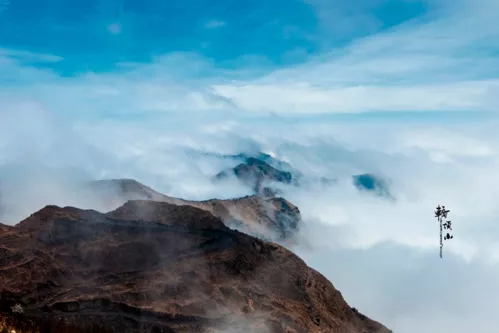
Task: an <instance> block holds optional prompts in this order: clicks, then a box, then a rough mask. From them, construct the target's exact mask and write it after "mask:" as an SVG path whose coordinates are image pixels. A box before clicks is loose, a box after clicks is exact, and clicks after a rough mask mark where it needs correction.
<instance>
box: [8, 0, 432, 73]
mask: <svg viewBox="0 0 499 333" xmlns="http://www.w3.org/2000/svg"><path fill="white" fill-rule="evenodd" d="M428 6H429V5H428V4H427V3H426V1H414V0H374V1H362V0H354V1H348V2H346V1H324V0H310V1H303V0H273V1H266V0H251V1H248V0H246V1H227V0H222V1H213V0H196V1H160V0H143V1H137V0H90V1H76V2H74V1H67V0H41V1H33V0H15V1H14V0H13V1H9V2H8V3H7V2H6V4H5V5H4V10H3V13H2V14H1V15H2V16H1V19H0V43H1V44H2V45H3V46H4V47H6V48H12V49H22V50H30V51H31V52H36V53H51V54H57V55H59V56H61V57H64V59H65V61H64V64H60V65H61V66H60V67H59V68H58V69H60V70H62V71H64V72H65V73H71V72H72V71H84V70H94V71H102V70H108V69H110V68H111V67H112V66H113V65H115V64H116V63H117V62H122V61H141V62H147V61H150V60H151V56H153V55H162V54H165V53H169V52H195V53H197V54H200V55H202V56H205V57H208V58H210V59H213V61H215V63H216V65H220V66H229V67H230V66H240V65H241V58H243V59H244V58H249V57H250V56H251V57H255V58H256V59H257V60H258V62H259V65H268V66H279V65H286V64H293V63H297V62H303V61H305V60H306V59H307V58H308V57H309V56H312V55H316V54H320V53H321V52H324V51H327V50H330V49H334V48H335V47H338V46H341V45H344V44H345V43H348V42H350V41H352V40H353V39H355V38H358V37H362V36H366V35H369V34H373V33H376V32H379V31H383V30H385V29H389V28H390V27H393V26H395V25H397V24H400V23H401V22H404V21H406V20H409V19H412V18H415V17H418V16H421V15H425V14H426V13H427V10H428ZM243 63H244V61H243Z"/></svg>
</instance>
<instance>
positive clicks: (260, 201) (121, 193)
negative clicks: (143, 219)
mask: <svg viewBox="0 0 499 333" xmlns="http://www.w3.org/2000/svg"><path fill="white" fill-rule="evenodd" d="M90 189H91V193H90V195H94V196H97V197H99V198H100V201H102V202H104V203H105V204H106V207H110V209H114V208H115V207H118V206H120V205H122V204H124V203H125V202H127V201H128V200H153V201H162V202H168V203H171V204H176V205H189V206H194V207H198V208H201V209H204V210H207V211H209V212H211V213H212V214H213V215H215V216H217V217H219V218H220V219H222V221H223V222H224V223H225V224H226V225H227V226H229V227H231V228H236V229H238V230H240V231H243V232H245V233H249V234H251V235H253V236H257V237H260V238H262V239H265V240H274V241H275V240H281V239H285V238H289V237H290V236H292V235H293V234H294V233H295V232H296V231H297V230H298V228H299V222H300V220H301V215H300V211H299V210H298V208H297V207H296V206H294V205H293V204H291V203H290V202H288V201H287V200H285V199H283V198H276V197H273V198H267V199H266V198H262V197H259V196H248V197H243V198H237V199H230V200H221V199H212V200H206V201H189V200H182V199H177V198H173V197H169V196H166V195H164V194H161V193H159V192H156V191H154V190H153V189H151V188H149V187H147V186H145V185H143V184H141V183H139V182H137V181H135V180H132V179H111V180H101V181H97V182H92V183H90ZM111 207H112V208H111Z"/></svg>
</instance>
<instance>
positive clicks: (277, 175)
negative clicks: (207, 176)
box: [215, 157, 293, 197]
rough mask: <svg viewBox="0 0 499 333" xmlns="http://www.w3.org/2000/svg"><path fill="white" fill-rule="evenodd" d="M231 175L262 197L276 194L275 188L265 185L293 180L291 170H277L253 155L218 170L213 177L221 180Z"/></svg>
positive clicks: (287, 182)
mask: <svg viewBox="0 0 499 333" xmlns="http://www.w3.org/2000/svg"><path fill="white" fill-rule="evenodd" d="M231 176H235V177H237V178H238V179H239V180H240V181H242V182H243V183H244V184H246V185H248V186H249V187H251V188H252V189H253V192H254V193H255V194H258V195H261V196H263V197H268V196H275V195H276V194H277V193H276V192H275V190H273V189H271V188H270V187H268V186H266V185H268V184H271V183H273V182H276V183H284V184H291V183H292V181H293V175H292V174H291V172H288V171H281V170H278V169H276V168H274V167H273V166H271V165H270V164H268V163H266V162H264V161H262V160H260V159H258V158H253V157H250V158H247V159H246V160H245V162H244V163H241V164H239V165H237V166H236V167H235V168H233V169H231V170H228V171H222V172H220V173H219V174H217V175H216V176H215V179H216V180H218V181H221V180H224V179H227V178H229V177H231Z"/></svg>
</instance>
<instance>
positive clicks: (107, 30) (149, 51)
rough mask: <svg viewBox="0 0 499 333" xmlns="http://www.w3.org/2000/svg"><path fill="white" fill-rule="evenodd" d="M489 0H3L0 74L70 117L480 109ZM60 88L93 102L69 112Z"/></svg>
mask: <svg viewBox="0 0 499 333" xmlns="http://www.w3.org/2000/svg"><path fill="white" fill-rule="evenodd" d="M497 7H498V5H497V2H496V1H494V0H476V1H471V0H458V1H450V0H424V1H422V0H421V1H419V0H372V1H364V0H354V1H326V0H273V1H263V0H253V1H237V2H236V1H207V0H205V1H175V2H171V1H154V0H147V1H132V0H126V1H125V0H123V1H117V0H116V1H114V0H113V1H109V0H92V1H78V2H73V1H71V2H70V1H65V0H44V1H33V0H16V1H14V0H9V1H5V0H4V5H3V7H2V8H3V10H2V12H1V13H0V60H1V61H2V74H3V75H2V76H0V84H2V83H3V84H4V85H5V86H6V89H7V90H11V92H10V93H9V94H8V98H9V99H12V98H13V96H15V95H16V94H17V96H21V95H22V96H25V95H26V94H27V92H28V91H29V94H28V95H30V96H32V97H33V98H34V99H35V100H36V101H37V102H41V103H45V104H47V105H49V108H50V109H52V110H54V111H53V112H58V113H62V114H65V115H66V116H69V117H78V116H79V115H81V114H82V113H84V114H86V115H97V116H98V115H102V116H106V117H107V116H109V115H111V114H114V115H116V114H117V113H121V111H118V110H121V109H122V108H123V105H122V104H124V105H125V106H126V107H125V109H128V110H124V111H123V114H122V115H121V116H123V117H124V116H125V114H126V115H127V116H128V115H130V114H131V113H135V116H144V118H148V117H149V116H150V115H151V114H154V116H161V114H163V115H170V114H171V113H176V114H178V111H179V110H182V112H190V111H192V110H196V111H199V112H201V113H203V112H204V113H205V114H206V113H210V114H215V113H220V112H222V113H224V112H225V113H227V112H229V113H232V114H237V115H238V116H248V115H251V116H254V115H257V116H262V115H266V114H267V115H268V114H272V113H275V114H279V115H280V116H281V117H284V116H296V115H300V116H304V115H305V116H308V117H309V118H313V117H316V116H317V115H323V114H333V115H336V114H340V113H365V112H370V113H380V114H382V115H383V117H386V112H389V113H391V112H399V113H400V112H404V113H407V114H408V115H410V114H414V112H435V113H434V116H435V118H439V119H440V118H442V117H441V113H442V112H447V111H451V112H452V111H455V112H460V113H463V112H468V113H470V114H472V115H473V114H475V113H481V114H483V113H484V112H485V113H487V112H493V111H496V110H495V109H496V105H497V103H498V99H499V97H497V96H499V60H498V58H497V54H498V52H499V46H498V43H497V40H498V37H499V28H497V24H495V21H496V18H495V16H494V14H493V13H495V11H496V10H497V9H498V8H497ZM56 86H57V87H59V88H57V89H56V88H55V87H56ZM83 86H85V87H88V89H83V88H82V87H83ZM97 86H99V87H100V88H102V89H100V90H99V89H96V88H95V87H97ZM16 87H17V88H16ZM49 87H50V88H49ZM166 87H168V88H166ZM7 90H5V91H7ZM14 90H15V91H14ZM47 90H48V91H47ZM83 90H85V91H86V93H85V94H84V95H85V96H82V91H83ZM91 90H94V92H93V93H91ZM95 90H98V91H95ZM164 90H167V91H166V92H165V91H164ZM62 91H64V94H63V96H52V95H50V97H49V94H57V92H62ZM103 91H106V93H103ZM111 91H113V92H112V93H111ZM89 94H92V97H91V98H90V97H89ZM72 95H74V96H72ZM69 96H72V97H71V98H70V97H69ZM55 99H57V100H61V99H71V100H72V101H73V102H74V101H76V100H80V101H81V102H80V103H76V104H81V105H83V104H86V105H89V100H92V103H95V104H94V105H93V106H92V108H91V110H87V111H86V112H82V111H78V112H76V111H75V112H71V113H70V112H69V111H68V108H67V107H64V106H63V105H62V104H58V105H53V104H54V103H53V101H54V100H55ZM125 99H130V101H125ZM139 101H141V102H139ZM71 104H72V105H74V104H75V103H71ZM97 104H98V105H97ZM133 104H136V106H135V107H132V106H131V105H133ZM62 108H64V110H61V109H62ZM132 109H133V110H132ZM491 114H494V113H491ZM449 116H451V115H450V114H449ZM380 119H381V118H380Z"/></svg>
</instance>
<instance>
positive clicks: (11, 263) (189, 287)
mask: <svg viewBox="0 0 499 333" xmlns="http://www.w3.org/2000/svg"><path fill="white" fill-rule="evenodd" d="M2 325H3V327H0V331H1V329H4V330H7V331H10V330H11V329H15V330H16V332H22V333H30V332H33V333H34V332H57V333H66V332H71V333H83V332H85V333H86V332H93V333H99V332H120V333H128V332H134V333H135V332H169V333H172V332H178V333H183V332H186V333H187V332H196V333H198V332H200V333H203V332H225V333H228V332H231V333H236V332H241V333H242V332H259V333H260V332H262V333H266V332H267V333H273V332H282V333H284V332H303V333H305V332H311V333H313V332H329V333H330V332H334V333H386V332H389V331H388V330H387V329H386V328H385V327H384V326H383V325H381V324H379V323H377V322H375V321H373V320H371V319H369V318H367V317H365V316H363V315H362V314H360V313H359V312H357V311H356V310H355V309H352V308H350V306H348V304H347V303H346V302H345V300H344V299H343V297H342V295H341V293H340V292H339V291H338V290H336V289H335V288H334V286H333V285H332V284H331V283H330V282H329V281H327V280H326V279H325V278H324V277H323V276H322V275H321V274H319V273H318V272H316V271H315V270H313V269H311V268H309V267H307V265H306V264H305V263H304V262H303V261H302V260H301V259H299V258H298V257H297V256H296V255H294V254H293V253H291V252H290V251H288V250H286V249H284V248H282V247H281V246H278V245H275V244H272V243H267V242H264V241H262V240H259V239H257V238H253V237H251V236H248V235H246V234H243V233H240V232H238V231H235V230H231V229H229V228H227V227H226V226H225V225H224V223H223V222H222V221H221V220H220V219H219V218H217V217H215V216H214V215H213V214H211V213H210V212H208V211H205V210H201V209H199V208H196V207H192V206H188V205H180V206H178V205H173V204H170V203H166V202H154V201H130V202H127V203H126V204H125V205H123V206H122V207H119V208H118V209H116V210H114V211H112V212H110V213H107V214H101V213H98V212H96V211H91V210H86V211H85V210H80V209H76V208H71V207H66V208H59V207H56V206H47V207H45V208H44V209H42V210H40V211H38V212H37V213H35V214H33V215H31V216H30V217H28V218H27V219H25V220H24V221H22V222H20V223H19V224H18V225H16V226H15V227H14V228H10V227H7V228H5V229H2V231H1V232H0V326H2Z"/></svg>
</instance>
